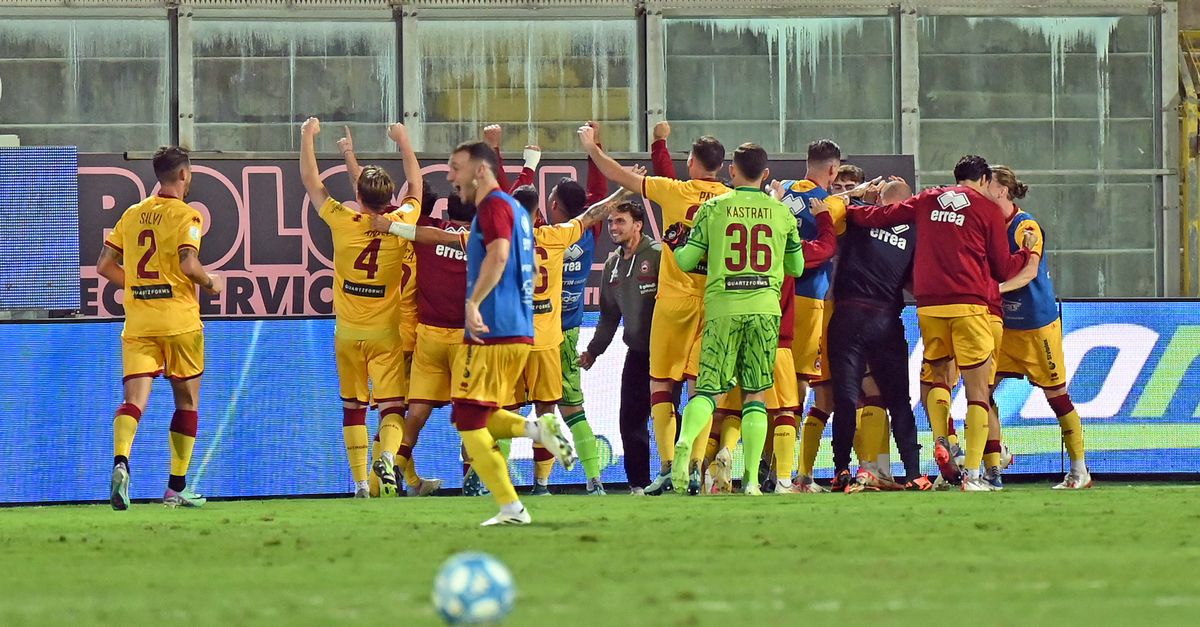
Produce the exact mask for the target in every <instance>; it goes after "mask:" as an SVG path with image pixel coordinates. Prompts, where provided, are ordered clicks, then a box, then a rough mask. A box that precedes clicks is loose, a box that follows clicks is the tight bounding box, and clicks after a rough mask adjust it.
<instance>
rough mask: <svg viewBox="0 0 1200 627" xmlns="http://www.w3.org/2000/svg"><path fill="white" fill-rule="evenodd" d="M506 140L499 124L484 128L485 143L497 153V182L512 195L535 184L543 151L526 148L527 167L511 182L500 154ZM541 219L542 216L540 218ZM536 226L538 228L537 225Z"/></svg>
mask: <svg viewBox="0 0 1200 627" xmlns="http://www.w3.org/2000/svg"><path fill="white" fill-rule="evenodd" d="M503 138H504V127H503V126H501V125H499V124H489V125H487V126H485V127H483V141H485V142H487V145H488V146H491V147H492V150H493V151H495V153H496V181H497V182H498V183H499V184H500V188H501V189H503V190H504V191H506V192H508V193H510V194H512V193H513V192H515V191H516V190H517V188H519V187H524V186H525V185H532V184H533V175H534V171H535V170H537V167H538V163H540V162H541V160H542V149H541V147H539V146H526V147H525V150H524V152H523V153H522V156H523V157H524V158H525V165H524V167H522V168H521V173H520V174H519V175H517V178H516V180H513V181H510V180H509V178H508V172H506V171H505V170H504V157H503V156H502V155H501V154H500V141H501V140H502V139H503ZM539 218H540V216H539ZM534 226H537V225H536V224H535V225H534Z"/></svg>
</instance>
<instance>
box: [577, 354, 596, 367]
mask: <svg viewBox="0 0 1200 627" xmlns="http://www.w3.org/2000/svg"><path fill="white" fill-rule="evenodd" d="M577 363H578V364H579V367H580V368H583V369H584V370H591V369H592V366H593V365H595V363H596V356H595V355H593V354H591V353H589V352H587V351H583V352H582V353H580V354H579V359H578V360H577Z"/></svg>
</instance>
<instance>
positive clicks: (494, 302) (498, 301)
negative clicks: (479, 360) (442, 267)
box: [467, 190, 534, 344]
mask: <svg viewBox="0 0 1200 627" xmlns="http://www.w3.org/2000/svg"><path fill="white" fill-rule="evenodd" d="M483 211H511V212H512V217H513V227H512V233H511V235H510V237H509V238H508V241H509V253H508V261H507V262H506V263H505V265H504V273H503V274H501V275H500V282H499V283H497V284H496V287H495V288H494V289H493V290H492V291H491V293H490V294H488V295H487V298H485V299H483V303H481V304H480V305H479V312H480V314H482V316H483V323H484V324H486V325H487V326H488V332H487V333H484V334H481V335H480V336H479V339H480V340H482V341H483V342H484V343H485V344H486V343H489V342H488V340H493V341H495V340H499V339H501V338H533V268H534V265H533V264H534V261H533V227H532V225H530V223H529V213H528V212H527V211H525V209H524V208H523V207H521V205H520V204H518V203H517V201H516V200H515V199H514V198H513V197H512V196H509V195H508V194H506V193H504V192H502V191H499V190H496V191H493V192H492V193H490V194H488V195H487V197H486V198H484V201H483V202H482V203H480V207H479V210H478V212H477V213H476V215H475V219H474V220H472V221H471V234H470V237H469V238H468V239H467V295H468V296H470V294H471V293H472V292H473V291H474V290H475V282H476V281H477V280H478V279H479V270H480V268H481V267H482V266H483V258H484V256H486V255H487V246H485V245H484V242H483V230H482V229H481V228H480V226H479V213H482V212H483Z"/></svg>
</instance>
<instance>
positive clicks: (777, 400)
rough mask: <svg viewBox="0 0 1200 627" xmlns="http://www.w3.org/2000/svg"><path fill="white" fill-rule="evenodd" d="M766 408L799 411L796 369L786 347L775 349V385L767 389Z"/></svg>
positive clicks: (798, 386) (798, 387) (785, 411)
mask: <svg viewBox="0 0 1200 627" xmlns="http://www.w3.org/2000/svg"><path fill="white" fill-rule="evenodd" d="M766 400H767V409H769V410H771V411H779V412H784V413H787V412H792V413H795V412H798V411H800V385H799V383H798V382H797V381H796V369H795V365H794V362H793V358H792V351H791V349H788V348H778V349H776V350H775V385H773V386H771V388H770V389H769V390H767V399H766Z"/></svg>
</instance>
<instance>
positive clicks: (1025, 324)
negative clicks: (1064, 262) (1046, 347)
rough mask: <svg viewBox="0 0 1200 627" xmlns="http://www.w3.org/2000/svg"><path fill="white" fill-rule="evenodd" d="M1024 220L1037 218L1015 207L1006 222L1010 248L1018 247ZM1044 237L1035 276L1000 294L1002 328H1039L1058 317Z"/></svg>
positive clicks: (1017, 248)
mask: <svg viewBox="0 0 1200 627" xmlns="http://www.w3.org/2000/svg"><path fill="white" fill-rule="evenodd" d="M1024 222H1033V223H1034V224H1037V221H1035V220H1034V219H1033V216H1031V215H1029V214H1028V213H1025V212H1024V211H1017V213H1016V214H1015V215H1013V218H1012V222H1011V223H1009V225H1008V247H1009V249H1010V250H1012V252H1017V251H1018V250H1020V248H1021V243H1020V242H1018V241H1017V234H1018V233H1019V232H1020V231H1021V224H1022V223H1024ZM1044 242H1045V239H1044V237H1043V245H1042V252H1043V254H1042V258H1041V259H1040V260H1039V261H1038V271H1037V276H1036V277H1034V279H1033V280H1032V281H1030V282H1029V284H1028V285H1026V286H1025V287H1022V288H1021V289H1019V290H1014V291H1012V292H1009V293H1007V294H1003V295H1002V298H1003V300H1004V328H1006V329H1020V330H1032V329H1040V328H1042V327H1044V326H1046V325H1048V324H1050V323H1052V322H1054V321H1055V320H1058V302H1057V299H1056V298H1055V295H1054V282H1053V281H1051V280H1050V271H1049V270H1047V269H1046V256H1045V254H1044V253H1045V243H1044Z"/></svg>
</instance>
